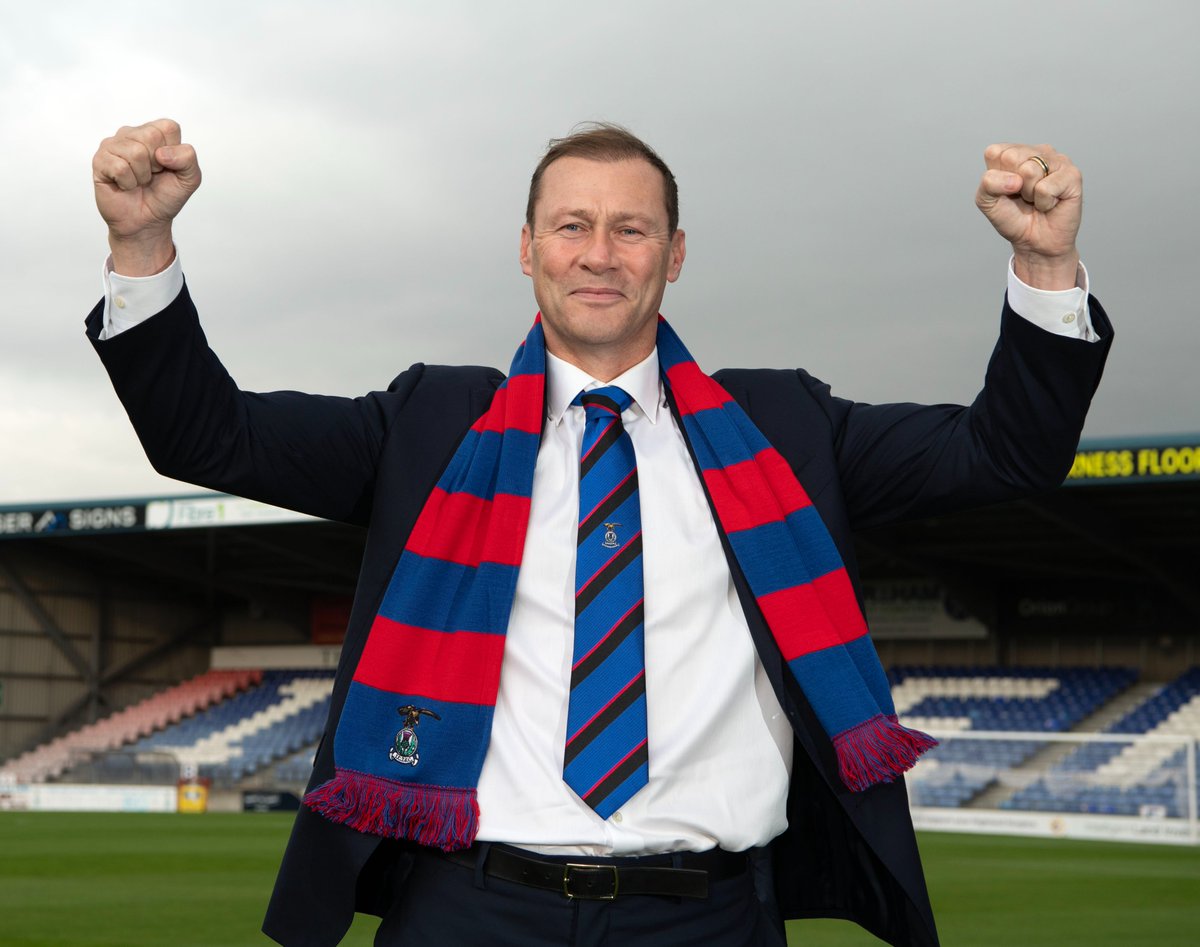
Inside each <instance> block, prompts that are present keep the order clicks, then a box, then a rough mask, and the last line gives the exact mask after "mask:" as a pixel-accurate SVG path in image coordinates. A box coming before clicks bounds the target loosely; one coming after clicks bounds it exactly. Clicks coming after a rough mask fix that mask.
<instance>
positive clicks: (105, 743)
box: [0, 670, 262, 783]
mask: <svg viewBox="0 0 1200 947" xmlns="http://www.w3.org/2000/svg"><path fill="white" fill-rule="evenodd" d="M261 680H262V672H261V671H255V670H228V671H208V672H206V673H204V674H200V675H198V676H196V677H194V678H191V679H190V680H187V681H184V682H183V683H181V684H178V685H176V686H175V687H171V688H168V689H167V690H164V691H159V692H158V693H156V694H153V695H152V696H150V697H148V698H146V699H145V700H143V701H141V702H140V703H137V704H133V705H131V706H129V707H126V708H125V709H123V710H119V711H117V712H116V713H114V714H111V715H110V716H108V717H105V718H104V719H103V720H99V721H97V722H96V723H93V724H90V725H88V726H85V727H81V728H79V729H78V730H74V731H72V732H71V733H68V734H65V735H64V736H62V737H59V738H58V739H56V740H52V741H50V742H49V743H44V744H42V745H41V746H38V747H35V748H34V749H33V750H30V751H29V752H28V753H25V754H23V755H22V756H19V757H17V758H16V759H14V760H11V761H10V762H8V763H6V764H5V765H4V766H3V767H0V774H3V775H5V776H11V777H12V778H13V779H14V780H15V781H16V782H24V783H41V782H46V781H47V780H50V779H55V778H57V777H59V776H61V775H62V774H63V773H64V772H65V771H66V770H67V769H69V768H70V767H71V766H73V765H74V764H75V763H76V762H78V761H79V760H80V759H81V758H86V757H88V756H90V755H91V754H96V753H104V752H107V751H110V750H115V749H117V748H118V747H122V746H125V745H126V744H129V743H133V742H134V741H135V740H138V739H139V738H141V737H145V736H147V735H148V734H150V733H152V732H154V731H155V730H160V729H162V728H163V727H167V726H169V725H171V724H173V723H177V722H179V721H180V720H183V719H184V718H186V717H189V716H191V715H193V714H196V713H198V712H200V711H203V710H204V709H206V708H208V707H212V706H214V705H216V704H218V703H220V702H221V701H223V700H226V699H228V698H231V697H233V696H234V695H235V694H238V693H239V692H242V691H244V690H246V689H247V688H249V687H253V686H254V685H256V684H258V683H259V682H261Z"/></svg>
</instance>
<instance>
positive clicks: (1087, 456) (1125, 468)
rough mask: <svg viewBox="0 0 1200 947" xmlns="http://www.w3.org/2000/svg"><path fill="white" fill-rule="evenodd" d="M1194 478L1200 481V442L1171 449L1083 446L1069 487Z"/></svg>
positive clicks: (1078, 453) (1199, 440)
mask: <svg viewBox="0 0 1200 947" xmlns="http://www.w3.org/2000/svg"><path fill="white" fill-rule="evenodd" d="M1193 479H1200V439H1198V443H1195V444H1173V445H1170V446H1165V445H1161V444H1160V445H1155V446H1146V447H1139V446H1130V447H1122V446H1112V447H1107V448H1090V449H1089V448H1088V447H1085V446H1081V447H1080V450H1079V451H1078V452H1077V453H1076V454H1075V463H1074V464H1073V465H1072V467H1071V472H1070V473H1069V474H1067V483H1068V484H1072V483H1101V482H1109V483H1112V482H1114V481H1115V482H1121V481H1125V482H1130V483H1143V482H1148V481H1159V480H1164V481H1165V480H1193Z"/></svg>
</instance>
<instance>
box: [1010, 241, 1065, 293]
mask: <svg viewBox="0 0 1200 947" xmlns="http://www.w3.org/2000/svg"><path fill="white" fill-rule="evenodd" d="M1012 266H1013V273H1014V274H1015V275H1016V277H1017V279H1019V280H1020V281H1021V282H1022V283H1024V284H1025V285H1026V286H1032V287H1033V288H1034V289H1045V290H1063V289H1075V288H1076V286H1077V285H1078V282H1079V251H1078V250H1074V249H1073V250H1071V252H1070V253H1065V254H1062V255H1059V256H1052V257H1051V256H1043V255H1042V254H1040V253H1028V252H1021V251H1016V252H1014V253H1013V262H1012Z"/></svg>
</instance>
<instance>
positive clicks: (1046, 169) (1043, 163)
mask: <svg viewBox="0 0 1200 947" xmlns="http://www.w3.org/2000/svg"><path fill="white" fill-rule="evenodd" d="M1025 160H1026V161H1036V162H1037V163H1038V164H1040V165H1041V166H1042V177H1046V176H1047V175H1049V174H1050V165H1048V164H1046V159H1045V158H1043V157H1042V156H1041V155H1030V156H1029V157H1028V158H1026V159H1025Z"/></svg>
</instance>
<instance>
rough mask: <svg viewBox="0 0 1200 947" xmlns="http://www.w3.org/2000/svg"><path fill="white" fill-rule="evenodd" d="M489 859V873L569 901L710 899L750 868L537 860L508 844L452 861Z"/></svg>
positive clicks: (701, 861)
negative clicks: (715, 886)
mask: <svg viewBox="0 0 1200 947" xmlns="http://www.w3.org/2000/svg"><path fill="white" fill-rule="evenodd" d="M481 854H482V855H483V857H484V858H485V859H486V860H485V862H484V865H483V871H484V874H486V875H487V876H488V877H490V878H501V879H503V880H504V881H514V882H516V883H517V884H522V885H529V886H530V887H532V888H542V889H544V890H546V891H557V892H558V893H559V894H561V895H563V896H564V897H567V898H582V899H587V900H592V901H612V900H614V899H615V898H617V897H618V896H620V895H627V894H652V895H663V896H667V897H675V898H707V897H708V885H709V882H714V881H724V880H725V879H727V878H734V877H736V876H738V875H740V874H742V873H743V872H744V871H746V868H747V866H748V865H749V859H748V857H747V855H746V853H745V852H726V851H722V850H721V849H719V848H714V849H711V850H709V851H707V852H681V853H678V854H675V855H671V854H666V855H646V856H642V857H640V858H598V859H597V858H588V857H587V856H584V855H580V856H578V857H576V856H570V857H557V858H550V857H541V858H539V857H537V856H535V855H533V854H526V853H522V852H520V851H518V850H516V849H513V848H510V847H508V846H502V845H490V846H487V847H486V848H485V847H484V846H482V845H475V846H472V847H471V848H469V849H467V850H466V851H463V852H451V853H449V854H447V856H446V857H447V858H449V859H450V860H451V861H453V862H454V863H456V864H459V865H463V866H465V867H468V868H475V867H477V864H478V860H479V858H480V856H481Z"/></svg>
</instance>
